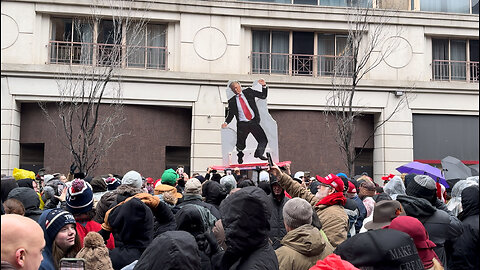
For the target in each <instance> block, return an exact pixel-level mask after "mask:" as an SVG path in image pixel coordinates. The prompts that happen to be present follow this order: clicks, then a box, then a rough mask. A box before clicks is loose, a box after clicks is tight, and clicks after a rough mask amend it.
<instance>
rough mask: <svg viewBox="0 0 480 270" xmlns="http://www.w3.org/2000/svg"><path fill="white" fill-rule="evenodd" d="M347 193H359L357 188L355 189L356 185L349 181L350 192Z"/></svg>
mask: <svg viewBox="0 0 480 270" xmlns="http://www.w3.org/2000/svg"><path fill="white" fill-rule="evenodd" d="M347 193H357V188H356V187H355V185H354V184H353V183H352V182H350V181H348V190H347Z"/></svg>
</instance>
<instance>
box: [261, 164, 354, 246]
mask: <svg viewBox="0 0 480 270" xmlns="http://www.w3.org/2000/svg"><path fill="white" fill-rule="evenodd" d="M270 173H271V174H273V175H274V176H275V177H277V179H278V183H279V184H280V186H282V187H283V188H284V189H285V190H286V191H287V193H288V194H290V195H291V196H292V197H299V198H302V199H304V200H306V201H307V202H309V203H310V204H311V205H312V206H313V207H314V210H315V211H316V213H317V216H318V218H319V219H320V222H321V223H322V230H323V231H324V232H325V234H326V235H327V238H328V240H329V241H330V244H332V246H333V247H336V246H338V245H339V244H340V243H342V242H343V241H345V240H346V239H347V231H348V216H347V214H346V213H345V210H344V208H343V206H344V205H345V202H346V200H347V199H346V198H345V197H344V196H343V189H344V184H343V181H342V179H341V178H340V177H338V176H336V175H334V174H329V175H327V176H326V177H321V176H318V175H316V179H317V180H318V181H319V183H320V184H319V185H318V190H317V193H316V194H312V193H311V192H310V190H308V189H305V188H303V187H302V185H301V184H300V183H298V182H297V181H295V180H293V179H292V178H291V177H290V176H289V175H287V174H285V173H282V171H281V170H280V168H279V167H278V166H277V165H274V166H273V167H271V168H270Z"/></svg>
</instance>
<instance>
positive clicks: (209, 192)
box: [202, 180, 227, 209]
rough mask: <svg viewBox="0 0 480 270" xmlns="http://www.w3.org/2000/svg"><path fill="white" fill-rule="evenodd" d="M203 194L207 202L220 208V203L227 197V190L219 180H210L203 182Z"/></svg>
mask: <svg viewBox="0 0 480 270" xmlns="http://www.w3.org/2000/svg"><path fill="white" fill-rule="evenodd" d="M202 196H203V197H205V201H206V202H207V203H209V204H212V205H213V206H215V207H216V208H217V209H219V208H220V203H221V202H222V200H223V199H225V197H227V190H226V189H225V187H224V186H222V185H221V184H220V183H218V182H217V181H213V180H210V181H206V182H204V183H203V185H202Z"/></svg>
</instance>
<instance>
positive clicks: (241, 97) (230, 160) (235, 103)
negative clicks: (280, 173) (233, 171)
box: [222, 79, 278, 166]
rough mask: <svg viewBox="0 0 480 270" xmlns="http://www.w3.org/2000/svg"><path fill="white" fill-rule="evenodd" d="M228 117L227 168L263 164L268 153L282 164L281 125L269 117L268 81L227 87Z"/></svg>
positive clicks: (224, 130)
mask: <svg viewBox="0 0 480 270" xmlns="http://www.w3.org/2000/svg"><path fill="white" fill-rule="evenodd" d="M226 92H227V98H228V113H227V116H226V118H225V122H224V123H223V124H222V156H223V164H224V165H226V166H227V165H231V164H244V163H245V164H246V163H261V162H264V161H266V160H267V157H266V152H270V154H271V155H272V159H273V160H274V161H275V162H278V135H277V122H275V120H274V119H273V118H272V116H271V115H270V114H269V113H268V108H267V96H268V86H267V84H266V83H265V80H263V79H260V80H258V81H254V82H253V84H252V87H251V88H250V87H247V88H242V86H241V84H240V82H238V81H229V82H228V84H227V89H226Z"/></svg>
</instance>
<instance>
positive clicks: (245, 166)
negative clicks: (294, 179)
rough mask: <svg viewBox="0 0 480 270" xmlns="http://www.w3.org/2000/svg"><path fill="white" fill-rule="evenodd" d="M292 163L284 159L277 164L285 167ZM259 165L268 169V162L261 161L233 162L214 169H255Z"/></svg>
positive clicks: (213, 167)
mask: <svg viewBox="0 0 480 270" xmlns="http://www.w3.org/2000/svg"><path fill="white" fill-rule="evenodd" d="M290 163H292V162H291V161H282V162H278V163H277V166H278V167H283V166H285V165H287V164H290ZM257 167H260V168H262V169H268V162H261V163H249V164H232V165H228V166H212V169H214V170H217V171H223V170H225V169H232V170H233V169H235V168H239V169H240V170H255V169H256V168H257Z"/></svg>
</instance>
